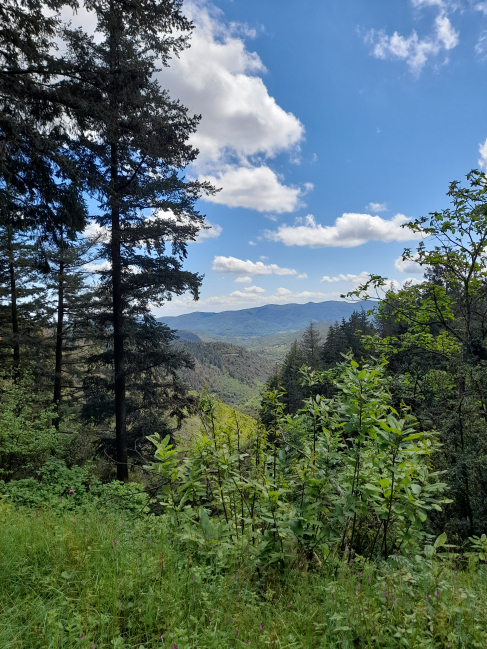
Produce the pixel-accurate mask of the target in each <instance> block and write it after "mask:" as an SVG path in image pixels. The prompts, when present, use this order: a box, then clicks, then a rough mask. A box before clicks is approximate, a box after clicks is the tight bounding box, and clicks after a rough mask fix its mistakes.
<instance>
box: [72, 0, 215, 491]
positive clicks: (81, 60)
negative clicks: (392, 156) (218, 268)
mask: <svg viewBox="0 0 487 649" xmlns="http://www.w3.org/2000/svg"><path fill="white" fill-rule="evenodd" d="M181 5H182V1H181V0H138V1H137V2H133V1H132V0H86V1H85V7H86V8H87V9H88V10H89V11H91V12H93V13H94V14H95V15H96V19H97V28H96V30H97V36H98V38H97V39H96V41H95V39H94V38H93V37H92V36H91V35H88V34H85V33H83V32H82V31H81V30H79V31H76V32H69V31H66V33H65V38H66V40H67V42H68V47H69V53H70V62H71V64H72V70H73V72H72V74H71V77H70V80H69V81H66V84H68V85H69V88H70V92H71V93H72V95H73V96H75V97H76V99H75V103H76V106H77V109H76V111H75V112H73V118H75V119H76V120H77V123H78V125H79V136H80V138H81V140H82V143H83V145H84V146H85V148H86V150H89V151H90V152H91V155H92V160H93V163H94V168H93V171H92V174H91V190H92V192H93V194H94V195H95V196H96V197H97V199H98V202H99V205H100V215H99V217H98V223H99V224H100V225H101V226H102V227H104V228H106V229H107V230H108V232H109V242H108V243H107V244H106V245H105V256H106V259H107V260H108V261H109V263H110V269H109V270H108V271H106V272H105V273H102V276H101V277H102V282H103V284H104V286H105V289H106V291H107V292H109V293H110V295H111V327H112V331H113V369H114V392H115V421H116V447H117V475H118V478H119V479H121V480H125V481H126V480H127V479H128V464H127V421H126V367H125V347H126V342H125V339H126V336H127V333H128V330H129V328H130V327H128V326H125V324H126V323H128V322H129V320H130V319H132V320H135V321H140V320H141V319H143V318H146V317H148V315H149V312H150V307H151V306H154V305H161V304H162V303H163V302H164V301H165V300H167V299H170V297H171V294H174V293H176V294H181V293H184V292H185V291H187V290H189V291H190V292H191V293H192V294H193V296H194V297H195V298H197V297H198V289H199V285H200V283H201V280H202V277H201V276H200V275H198V274H197V273H190V272H187V271H184V270H183V268H182V262H183V260H184V258H185V256H186V246H187V242H188V241H191V240H194V239H195V237H196V234H197V232H198V230H199V229H200V228H201V227H203V217H202V216H201V215H200V214H199V213H198V212H197V211H196V209H195V202H196V200H197V198H198V197H199V196H200V195H201V193H202V192H211V191H212V188H211V187H210V186H209V185H207V184H201V183H198V182H196V181H187V180H186V179H185V178H184V177H183V176H182V173H181V171H182V170H183V169H184V168H185V167H186V166H187V165H188V164H189V163H191V162H192V161H193V160H194V159H195V157H196V155H197V151H196V150H195V149H193V148H192V147H191V146H190V145H189V144H188V138H189V136H190V135H191V134H192V133H193V132H194V131H195V129H196V126H197V124H198V121H199V118H198V117H191V116H190V115H189V114H188V111H187V109H186V108H184V107H183V106H182V105H181V104H180V103H179V102H178V101H175V100H172V99H171V98H170V96H169V94H168V92H166V91H164V90H163V89H162V88H161V87H160V85H159V83H158V82H157V81H156V79H155V77H154V74H155V73H156V71H157V65H168V61H169V58H170V56H171V55H172V54H174V55H178V54H179V52H181V50H182V49H183V48H185V47H186V46H187V44H188V35H189V33H190V31H191V29H192V25H191V24H190V23H189V22H188V21H187V20H186V19H185V17H184V16H183V15H182V14H181ZM168 245H170V246H171V247H172V250H171V251H170V252H169V251H167V249H166V248H167V246H168Z"/></svg>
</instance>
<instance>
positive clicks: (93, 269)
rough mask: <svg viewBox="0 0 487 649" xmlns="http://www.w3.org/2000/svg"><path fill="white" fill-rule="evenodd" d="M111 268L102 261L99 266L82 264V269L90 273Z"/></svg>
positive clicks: (107, 263)
mask: <svg viewBox="0 0 487 649" xmlns="http://www.w3.org/2000/svg"><path fill="white" fill-rule="evenodd" d="M111 267H112V265H111V263H110V262H109V261H102V262H101V263H100V264H93V263H88V264H84V266H83V268H85V269H86V270H88V271H89V272H90V273H98V272H99V271H101V270H110V268H111Z"/></svg>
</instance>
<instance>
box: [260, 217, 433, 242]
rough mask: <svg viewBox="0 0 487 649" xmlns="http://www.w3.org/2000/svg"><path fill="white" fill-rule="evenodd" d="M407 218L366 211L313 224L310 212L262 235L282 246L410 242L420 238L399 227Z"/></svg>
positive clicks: (418, 235) (313, 220)
mask: <svg viewBox="0 0 487 649" xmlns="http://www.w3.org/2000/svg"><path fill="white" fill-rule="evenodd" d="M408 221H409V219H408V218H407V217H406V216H404V215H403V214H396V216H394V218H392V219H390V220H387V219H383V218H381V217H380V216H371V215H370V214H343V216H340V217H339V218H337V219H336V221H335V225H332V226H330V225H321V224H319V223H316V221H315V219H314V217H313V216H312V215H308V216H306V217H304V218H300V219H296V222H295V224H294V225H293V226H288V225H282V226H280V227H279V228H278V229H277V230H275V231H269V230H268V231H266V237H267V238H268V239H270V240H272V241H280V242H282V243H284V244H285V245H286V246H309V247H310V248H319V247H324V246H326V247H333V248H336V247H338V248H354V247H356V246H361V245H363V244H364V243H367V241H383V242H390V241H411V240H415V239H420V238H421V235H420V234H414V233H413V232H411V230H409V229H407V228H402V227H401V226H402V225H403V224H404V223H407V222H408Z"/></svg>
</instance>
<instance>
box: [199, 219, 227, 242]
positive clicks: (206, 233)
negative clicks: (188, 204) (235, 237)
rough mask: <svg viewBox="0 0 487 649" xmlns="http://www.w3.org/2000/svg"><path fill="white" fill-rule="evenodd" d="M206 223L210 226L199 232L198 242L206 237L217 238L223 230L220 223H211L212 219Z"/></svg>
mask: <svg viewBox="0 0 487 649" xmlns="http://www.w3.org/2000/svg"><path fill="white" fill-rule="evenodd" d="M205 223H206V225H207V226H209V227H208V228H207V229H204V230H200V231H199V232H198V235H197V237H196V243H202V241H204V240H205V239H216V238H217V237H219V236H220V234H221V233H222V232H223V228H222V227H221V225H218V223H210V221H205Z"/></svg>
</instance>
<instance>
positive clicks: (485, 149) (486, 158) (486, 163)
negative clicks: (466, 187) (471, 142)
mask: <svg viewBox="0 0 487 649" xmlns="http://www.w3.org/2000/svg"><path fill="white" fill-rule="evenodd" d="M479 153H480V158H479V165H480V166H481V167H482V168H483V169H487V139H486V140H485V142H484V143H483V144H480V145H479Z"/></svg>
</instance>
